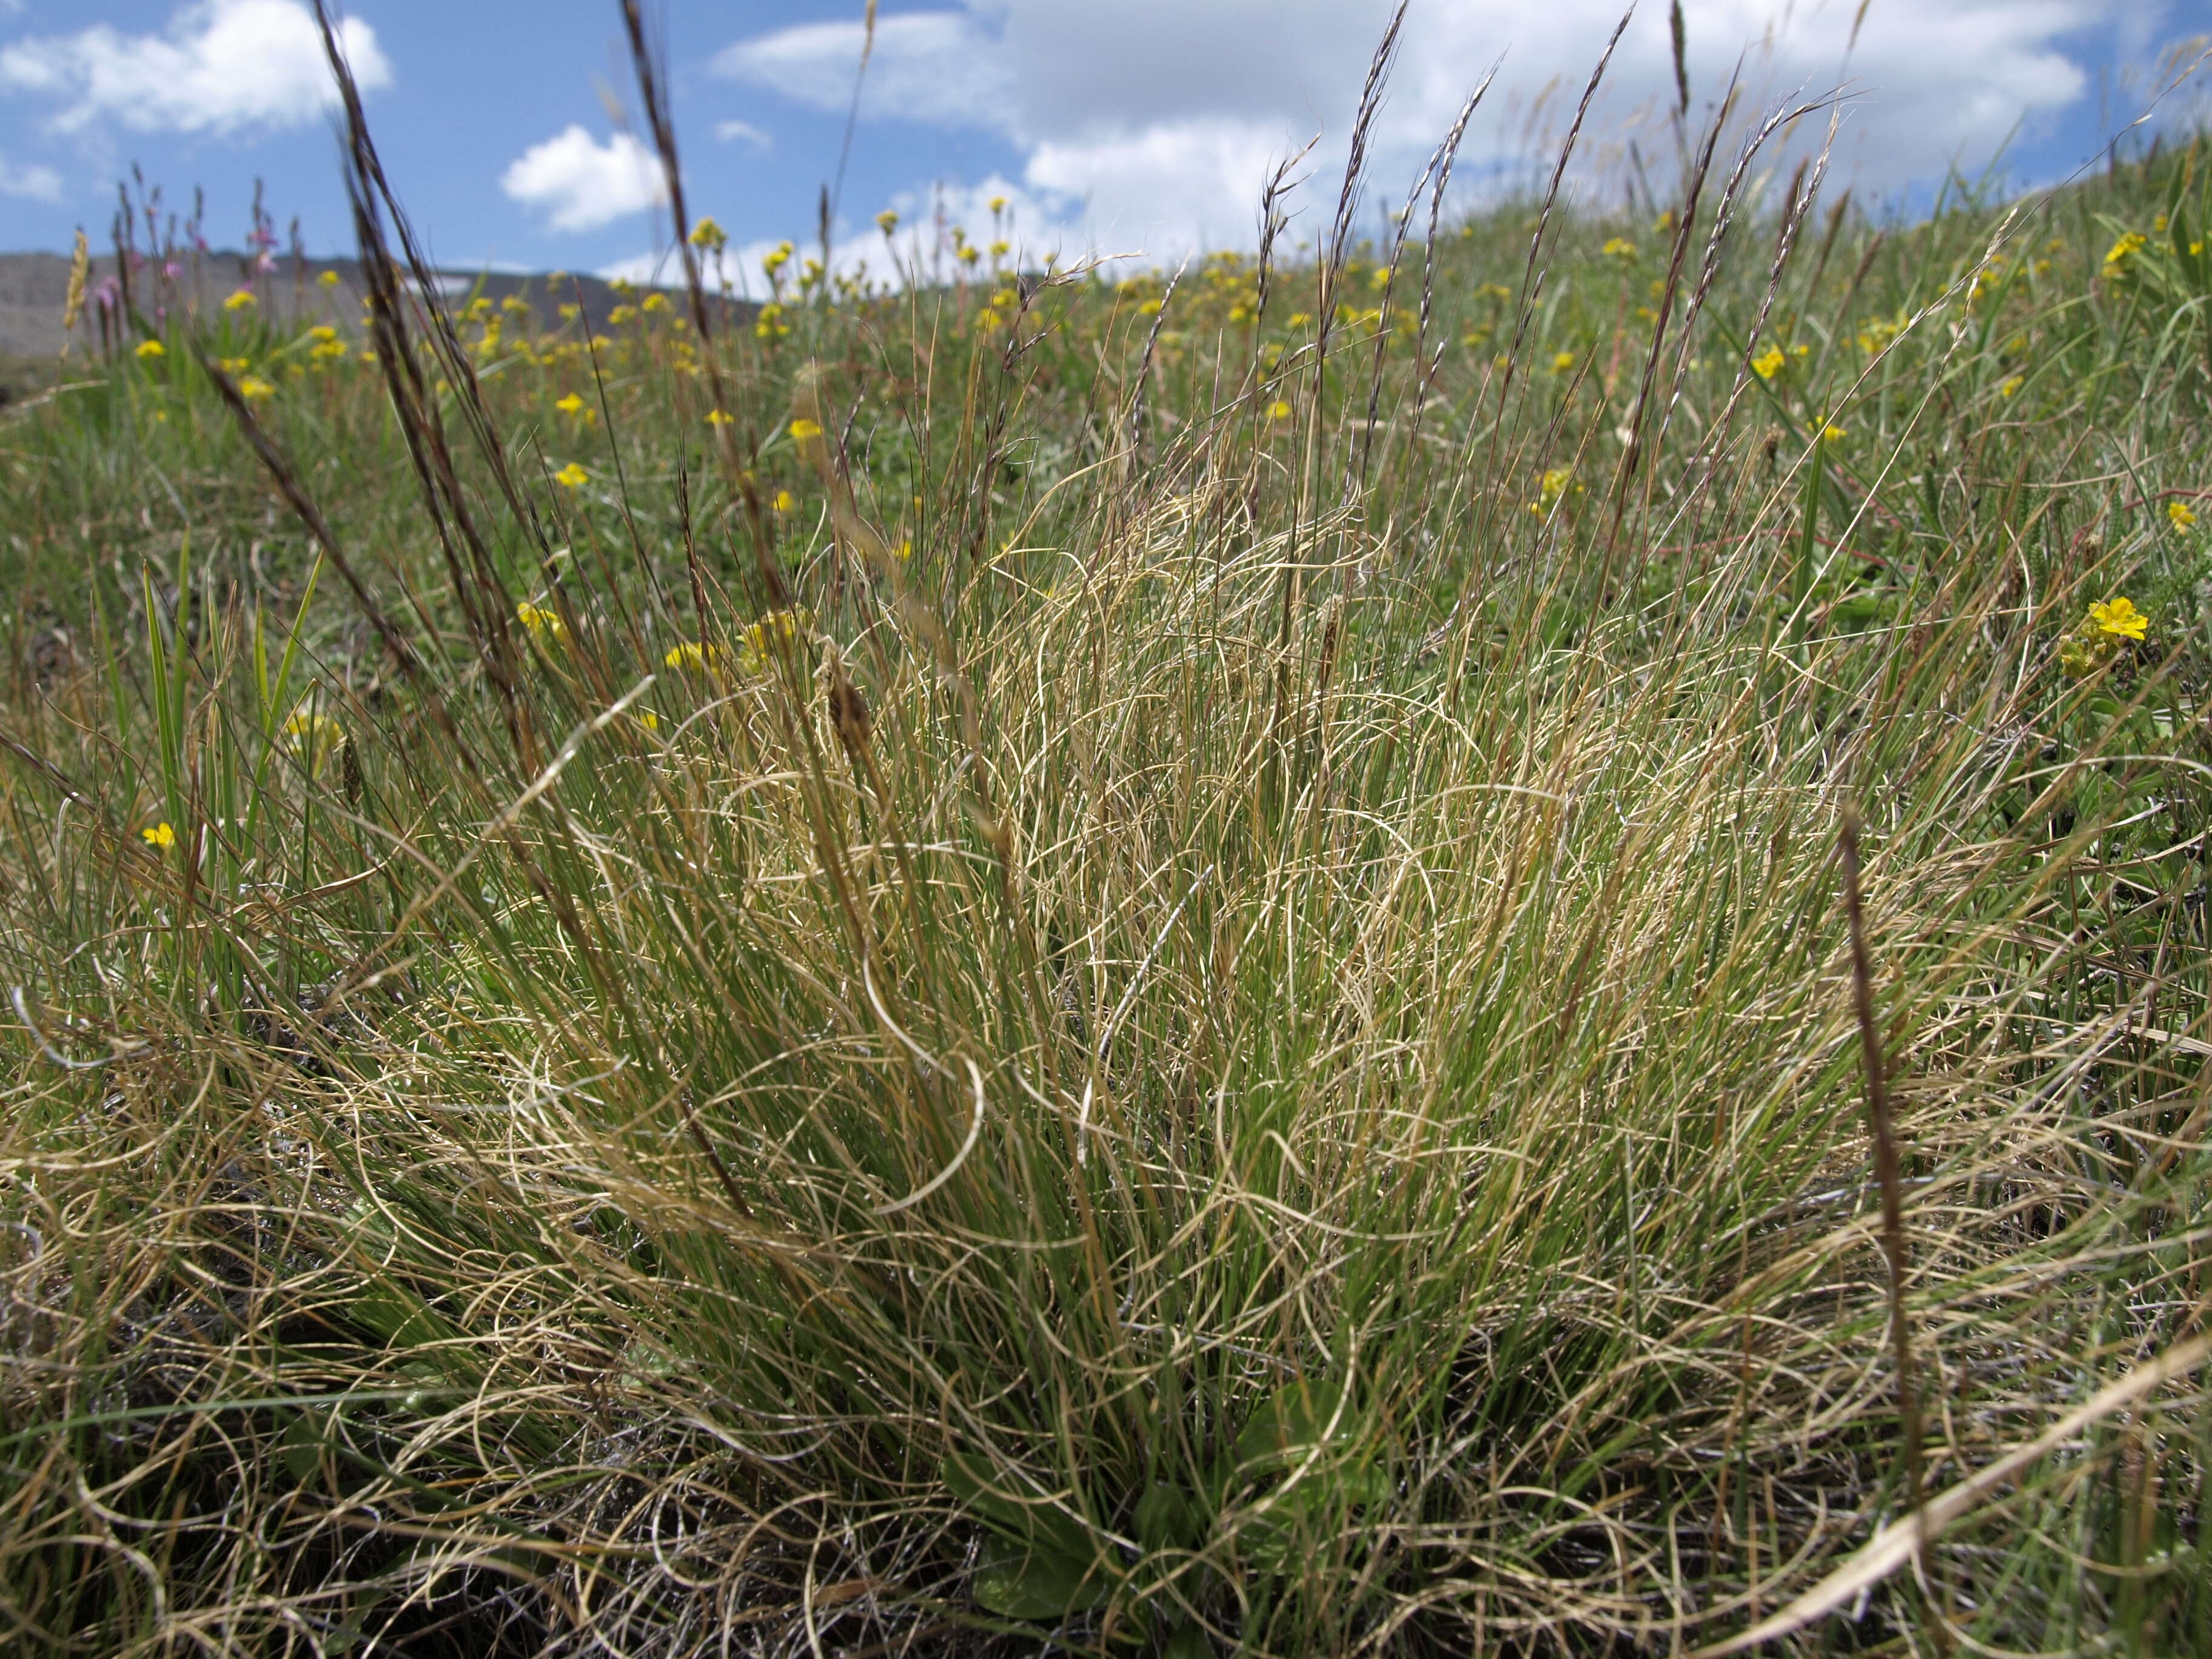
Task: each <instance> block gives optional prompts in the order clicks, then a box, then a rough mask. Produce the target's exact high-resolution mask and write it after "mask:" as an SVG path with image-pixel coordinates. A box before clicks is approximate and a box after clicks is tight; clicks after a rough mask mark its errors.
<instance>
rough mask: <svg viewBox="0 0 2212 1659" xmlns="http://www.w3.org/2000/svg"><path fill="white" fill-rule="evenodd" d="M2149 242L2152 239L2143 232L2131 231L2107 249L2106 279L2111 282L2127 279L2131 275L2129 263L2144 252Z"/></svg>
mask: <svg viewBox="0 0 2212 1659" xmlns="http://www.w3.org/2000/svg"><path fill="white" fill-rule="evenodd" d="M2149 240H2150V238H2148V236H2146V235H2144V234H2142V232H2141V231H2139V230H2130V231H2128V232H2126V233H2125V234H2123V235H2122V236H2121V237H2120V238H2119V240H2118V241H2116V242H2114V243H2113V244H2112V246H2111V247H2109V248H2107V249H2106V250H2105V276H2106V280H2107V281H2109V282H2118V281H2120V280H2122V279H2124V278H2125V277H2126V276H2128V275H2129V274H2130V266H2129V264H2128V262H2129V261H2130V259H2132V258H2135V257H2136V254H2138V253H2140V252H2142V250H2143V246H2144V245H2145V244H2146V243H2148V241H2149Z"/></svg>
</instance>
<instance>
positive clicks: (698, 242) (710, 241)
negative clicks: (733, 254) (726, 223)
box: [690, 219, 730, 253]
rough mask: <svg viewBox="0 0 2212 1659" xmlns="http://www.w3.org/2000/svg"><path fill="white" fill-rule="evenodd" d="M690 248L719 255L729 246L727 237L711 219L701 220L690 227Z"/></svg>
mask: <svg viewBox="0 0 2212 1659" xmlns="http://www.w3.org/2000/svg"><path fill="white" fill-rule="evenodd" d="M729 240H730V238H729V235H728V234H727V233H726V232H725V231H724V230H723V228H721V226H720V225H718V224H716V223H715V222H714V221H713V220H712V219H702V220H701V221H700V222H698V223H697V224H696V225H694V226H692V227H691V235H690V243H691V246H693V247H696V248H698V249H701V250H702V251H703V252H708V253H720V252H721V251H722V249H723V248H724V247H726V246H728V244H729Z"/></svg>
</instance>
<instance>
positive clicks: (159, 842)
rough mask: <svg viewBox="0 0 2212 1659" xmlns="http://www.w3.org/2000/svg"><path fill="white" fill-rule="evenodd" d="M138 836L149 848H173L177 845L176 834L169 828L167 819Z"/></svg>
mask: <svg viewBox="0 0 2212 1659" xmlns="http://www.w3.org/2000/svg"><path fill="white" fill-rule="evenodd" d="M138 834H139V836H140V838H141V839H142V840H143V841H144V842H145V843H146V844H147V845H148V846H149V847H174V846H175V845H176V844H177V832H176V831H175V830H174V829H171V828H170V827H169V821H168V820H167V818H164V819H162V820H161V823H157V824H155V825H154V826H153V827H152V828H151V829H141V830H140V831H139V832H138Z"/></svg>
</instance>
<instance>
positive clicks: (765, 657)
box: [738, 611, 808, 674]
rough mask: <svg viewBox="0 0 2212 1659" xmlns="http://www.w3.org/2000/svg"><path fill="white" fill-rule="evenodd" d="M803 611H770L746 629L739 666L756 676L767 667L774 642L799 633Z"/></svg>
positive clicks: (803, 620) (804, 617)
mask: <svg viewBox="0 0 2212 1659" xmlns="http://www.w3.org/2000/svg"><path fill="white" fill-rule="evenodd" d="M807 619H808V618H807V615H806V613H805V611H795V612H794V611H769V613H768V615H766V616H765V617H762V618H761V619H760V620H759V621H758V622H757V623H753V624H752V625H751V626H750V628H748V629H745V631H744V652H743V653H742V654H741V655H740V657H739V659H738V664H739V666H741V667H742V668H744V671H746V672H747V673H749V674H757V673H758V672H760V671H761V670H762V669H763V668H765V667H766V666H767V665H768V661H769V649H770V647H771V646H772V645H773V643H774V641H775V640H776V639H777V638H779V637H781V639H784V640H786V641H788V640H790V639H791V638H792V637H793V635H796V634H797V633H798V631H799V624H800V623H803V622H805V621H806V620H807Z"/></svg>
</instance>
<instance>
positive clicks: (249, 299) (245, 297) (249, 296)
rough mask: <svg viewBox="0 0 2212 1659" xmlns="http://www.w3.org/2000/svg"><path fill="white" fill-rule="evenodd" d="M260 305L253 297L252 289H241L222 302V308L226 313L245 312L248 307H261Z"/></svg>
mask: <svg viewBox="0 0 2212 1659" xmlns="http://www.w3.org/2000/svg"><path fill="white" fill-rule="evenodd" d="M260 303H261V302H260V301H258V300H257V299H255V298H254V297H253V290H252V289H250V288H241V289H237V290H236V291H235V292H234V293H233V294H232V295H231V296H230V297H229V298H228V299H227V300H225V301H223V302H222V308H223V309H224V310H225V311H243V310H245V309H246V307H248V306H252V305H259V304H260Z"/></svg>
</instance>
